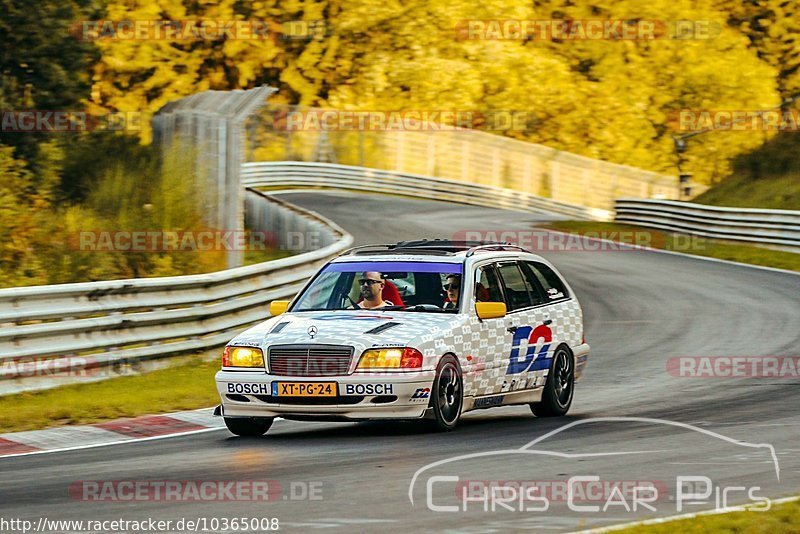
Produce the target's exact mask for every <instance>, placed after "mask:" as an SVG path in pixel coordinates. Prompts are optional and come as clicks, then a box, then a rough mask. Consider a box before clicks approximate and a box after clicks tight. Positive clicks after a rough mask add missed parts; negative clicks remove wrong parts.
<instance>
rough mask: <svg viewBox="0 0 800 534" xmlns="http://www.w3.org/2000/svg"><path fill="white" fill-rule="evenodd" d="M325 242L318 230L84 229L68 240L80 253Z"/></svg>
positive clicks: (252, 248) (258, 248)
mask: <svg viewBox="0 0 800 534" xmlns="http://www.w3.org/2000/svg"><path fill="white" fill-rule="evenodd" d="M321 243H322V235H321V233H320V232H318V231H308V232H302V231H286V232H280V233H279V232H264V231H250V230H246V231H237V230H200V231H189V230H187V231H163V230H162V231H158V230H92V231H90V230H83V231H80V232H75V233H73V234H71V235H70V236H69V239H68V245H69V248H70V249H72V250H77V251H80V252H193V251H202V252H210V251H229V250H239V251H267V250H273V249H281V250H297V251H303V250H312V249H318V248H320V247H321Z"/></svg>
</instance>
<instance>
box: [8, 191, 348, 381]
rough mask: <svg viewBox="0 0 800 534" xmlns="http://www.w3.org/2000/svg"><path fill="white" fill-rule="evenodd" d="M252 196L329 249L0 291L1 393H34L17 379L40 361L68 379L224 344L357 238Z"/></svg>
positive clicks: (295, 210) (280, 204)
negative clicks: (218, 267)
mask: <svg viewBox="0 0 800 534" xmlns="http://www.w3.org/2000/svg"><path fill="white" fill-rule="evenodd" d="M248 195H255V197H253V199H252V200H251V202H253V201H254V200H255V198H260V199H261V200H262V201H263V202H276V204H275V205H273V206H270V208H269V211H271V212H272V213H275V211H276V210H280V211H282V212H283V213H282V214H281V217H283V219H284V222H285V223H286V221H287V220H289V219H291V218H294V226H291V225H290V224H285V225H284V227H283V228H281V231H285V230H286V228H287V226H288V227H290V228H292V227H293V228H297V229H298V231H299V232H307V231H308V230H309V229H311V230H313V231H314V232H317V233H322V234H324V235H323V236H322V237H321V239H322V241H324V243H327V244H325V245H324V246H323V247H322V248H319V249H318V250H314V251H312V252H305V253H302V254H298V255H295V256H291V257H288V258H283V259H279V260H274V261H268V262H264V263H259V264H255V265H249V266H245V267H238V268H235V269H229V270H225V271H218V272H214V273H208V274H199V275H189V276H172V277H163V278H139V279H131V280H113V281H101V282H86V283H77V284H59V285H48V286H34V287H20V288H8V289H0V379H6V380H0V390H2V391H5V392H8V391H19V390H24V389H31V388H28V387H25V384H24V382H26V381H27V382H30V380H28V379H29V378H33V377H29V376H22V377H20V376H19V374H18V370H19V368H20V364H22V363H26V361H27V363H31V360H35V365H36V366H38V367H37V368H39V369H41V370H43V373H44V374H46V373H47V372H48V370H54V369H58V370H62V371H66V372H67V374H69V373H70V372H72V371H71V370H72V368H73V367H74V366H75V365H82V366H87V367H108V366H112V365H114V364H115V363H119V362H131V361H138V360H148V359H156V358H162V357H165V356H170V355H175V354H178V353H186V352H191V351H201V350H205V349H209V348H212V347H215V346H219V345H222V344H224V343H226V342H227V341H228V340H229V339H230V338H231V337H233V335H234V334H236V333H238V332H239V331H241V330H242V329H244V328H246V327H247V326H249V325H252V324H254V323H256V322H258V321H261V320H263V319H265V318H267V317H268V316H269V313H268V304H269V302H270V301H272V300H274V299H280V298H287V297H290V296H293V295H294V294H296V293H297V292H298V291H299V290H300V288H301V287H302V285H303V284H304V283H305V282H306V280H307V279H308V278H309V277H310V276H312V275H313V274H314V273H315V272H316V271H317V269H318V268H319V267H320V265H321V264H322V263H324V262H326V261H327V260H328V259H330V258H331V257H333V256H335V255H337V254H339V253H340V252H342V251H343V250H345V249H346V248H348V247H350V246H351V245H352V242H353V237H352V236H351V235H350V234H348V233H347V232H345V231H344V230H342V229H341V228H340V227H339V226H338V225H336V224H335V223H333V222H332V221H330V220H328V219H325V218H323V217H321V216H319V215H317V214H315V213H313V212H310V211H307V210H303V209H301V208H298V207H296V206H292V205H290V204H287V203H285V202H283V201H278V200H276V199H270V198H269V197H267V196H266V195H264V194H263V193H259V192H251V191H248ZM263 213H267V210H266V208H265V209H264V210H262V214H263ZM273 228H274V227H273ZM87 362H88V365H87ZM34 374H38V373H34ZM89 374H91V373H89ZM60 378H63V377H60ZM10 379H17V380H10ZM38 382H42V381H41V380H39V381H38ZM45 382H46V381H45ZM66 382H69V380H56V381H52V380H51V381H50V383H46V384H38V385H37V386H36V388H42V387H52V386H54V385H60V384H63V383H66Z"/></svg>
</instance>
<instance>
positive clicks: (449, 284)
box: [442, 274, 461, 310]
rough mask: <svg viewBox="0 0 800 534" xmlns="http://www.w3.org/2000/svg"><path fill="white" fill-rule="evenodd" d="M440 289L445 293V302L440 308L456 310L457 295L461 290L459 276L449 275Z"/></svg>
mask: <svg viewBox="0 0 800 534" xmlns="http://www.w3.org/2000/svg"><path fill="white" fill-rule="evenodd" d="M442 287H443V288H444V290H445V291H446V292H447V300H446V301H445V303H444V306H442V308H443V309H445V310H456V309H458V295H459V290H460V289H461V275H458V274H451V275H449V276H448V277H447V279H446V283H445V284H444V286H442Z"/></svg>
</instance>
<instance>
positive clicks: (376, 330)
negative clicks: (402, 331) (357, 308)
mask: <svg viewBox="0 0 800 534" xmlns="http://www.w3.org/2000/svg"><path fill="white" fill-rule="evenodd" d="M395 326H400V323H396V322H394V321H389V322H388V323H383V324H382V325H380V326H376V327H375V328H373V329H372V330H367V331H366V332H364V333H365V334H380V333H381V332H385V331H386V330H389V329H390V328H394V327H395Z"/></svg>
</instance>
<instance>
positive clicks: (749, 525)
mask: <svg viewBox="0 0 800 534" xmlns="http://www.w3.org/2000/svg"><path fill="white" fill-rule="evenodd" d="M615 532H620V533H622V534H633V533H636V534H672V533H673V532H689V533H693V532H697V533H698V534H699V533H705V532H722V533H737V534H750V533H752V534H757V533H758V534H761V533H764V534H766V533H768V532H786V533H789V532H794V533H800V502H799V501H793V502H788V503H784V504H778V505H774V506H773V507H772V508H771V509H770V510H769V511H767V512H749V511H748V512H732V513H729V514H718V515H704V516H700V517H697V518H695V519H681V520H679V521H670V522H668V523H661V524H658V525H647V526H637V527H631V528H626V529H622V530H618V531H615Z"/></svg>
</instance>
